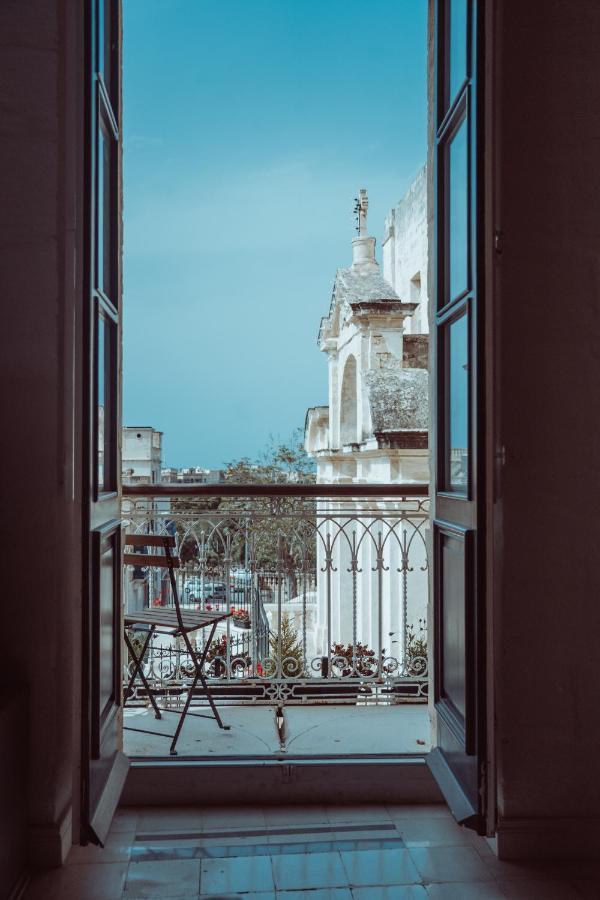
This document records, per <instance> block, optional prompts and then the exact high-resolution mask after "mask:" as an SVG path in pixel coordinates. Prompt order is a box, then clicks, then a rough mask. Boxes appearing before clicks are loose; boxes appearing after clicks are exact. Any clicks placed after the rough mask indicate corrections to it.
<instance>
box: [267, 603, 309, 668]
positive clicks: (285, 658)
mask: <svg viewBox="0 0 600 900" xmlns="http://www.w3.org/2000/svg"><path fill="white" fill-rule="evenodd" d="M280 638H281V646H280ZM269 644H270V650H271V652H270V654H269V662H268V663H267V666H266V667H265V668H266V669H268V671H267V672H265V675H267V676H268V677H274V676H276V675H280V676H282V677H283V678H294V677H296V678H297V677H298V676H299V675H302V673H303V671H304V654H303V653H302V645H301V643H300V641H299V639H298V631H297V629H296V628H294V626H293V625H292V623H291V622H290V617H289V616H288V615H287V614H285V615H283V616H282V617H281V628H280V632H279V635H277V634H271V636H270V638H269Z"/></svg>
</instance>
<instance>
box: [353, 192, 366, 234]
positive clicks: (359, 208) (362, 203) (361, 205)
mask: <svg viewBox="0 0 600 900" xmlns="http://www.w3.org/2000/svg"><path fill="white" fill-rule="evenodd" d="M368 208H369V198H368V197H367V189H366V188H361V189H360V190H359V192H358V197H355V198H354V216H355V218H356V230H357V232H358V236H359V237H366V234H367V210H368Z"/></svg>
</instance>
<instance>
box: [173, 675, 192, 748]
mask: <svg viewBox="0 0 600 900" xmlns="http://www.w3.org/2000/svg"><path fill="white" fill-rule="evenodd" d="M197 683H198V673H197V672H196V676H195V678H194V680H193V682H192V684H191V687H190V689H189V691H188V695H187V697H186V700H185V705H184V707H183V709H182V711H181V713H180V715H179V722H178V723H177V728H176V729H175V734H174V735H173V740H172V741H171V750H170V753H171V756H177V750H176V749H175V747H176V745H177V741H178V740H179V735H180V733H181V729H182V728H183V723H184V722H185V717H186V716H187V714H188V710H189V708H190V704H191V702H192V696H193V693H194V688H195V687H196V684H197Z"/></svg>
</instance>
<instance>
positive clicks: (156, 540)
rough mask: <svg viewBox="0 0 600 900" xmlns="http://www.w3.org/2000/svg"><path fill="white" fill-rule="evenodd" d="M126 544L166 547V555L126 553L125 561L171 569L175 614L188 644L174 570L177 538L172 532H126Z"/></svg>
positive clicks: (176, 565)
mask: <svg viewBox="0 0 600 900" xmlns="http://www.w3.org/2000/svg"><path fill="white" fill-rule="evenodd" d="M125 546H126V547H162V548H163V549H164V551H165V552H164V555H163V554H159V553H124V554H123V562H124V563H125V564H126V565H129V566H157V567H159V568H162V569H168V570H169V579H170V581H171V591H172V593H173V600H174V602H175V614H176V616H177V622H178V625H179V630H180V631H181V633H182V635H183V637H184V639H185V641H186V644H187V643H188V640H187V635H186V634H185V629H184V626H183V617H182V615H181V607H180V605H179V594H178V593H177V581H176V579H175V573H174V571H173V569H178V568H179V557H178V556H173V555H172V554H171V547H174V546H175V538H174V537H173V535H172V534H126V535H125Z"/></svg>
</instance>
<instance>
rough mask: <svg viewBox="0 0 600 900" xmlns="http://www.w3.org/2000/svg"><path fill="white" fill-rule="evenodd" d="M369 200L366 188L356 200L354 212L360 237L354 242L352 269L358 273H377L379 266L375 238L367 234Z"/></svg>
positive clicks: (354, 239)
mask: <svg viewBox="0 0 600 900" xmlns="http://www.w3.org/2000/svg"><path fill="white" fill-rule="evenodd" d="M368 209H369V198H368V196H367V190H366V188H361V189H360V191H359V192H358V197H357V198H356V200H355V205H354V212H355V214H356V219H357V223H358V224H357V228H356V230H357V232H358V237H355V238H353V240H352V268H353V269H354V271H358V272H365V273H366V272H376V271H378V269H379V264H378V263H377V260H376V259H375V238H374V237H369V236H368V234H367V211H368Z"/></svg>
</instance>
